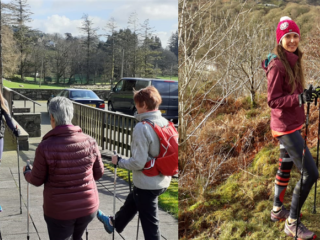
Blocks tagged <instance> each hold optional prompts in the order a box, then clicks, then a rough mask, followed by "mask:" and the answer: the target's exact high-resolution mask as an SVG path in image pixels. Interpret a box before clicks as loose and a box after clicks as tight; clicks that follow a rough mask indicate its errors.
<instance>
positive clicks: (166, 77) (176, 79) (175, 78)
mask: <svg viewBox="0 0 320 240" xmlns="http://www.w3.org/2000/svg"><path fill="white" fill-rule="evenodd" d="M159 78H161V79H168V80H170V76H163V77H162V76H161V77H159ZM171 80H175V81H178V76H176V77H171Z"/></svg>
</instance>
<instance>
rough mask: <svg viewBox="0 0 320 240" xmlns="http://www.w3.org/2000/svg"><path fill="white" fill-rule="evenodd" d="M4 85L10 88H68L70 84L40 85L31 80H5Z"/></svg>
mask: <svg viewBox="0 0 320 240" xmlns="http://www.w3.org/2000/svg"><path fill="white" fill-rule="evenodd" d="M3 85H4V86H5V87H8V88H27V89H63V88H67V87H68V86H65V87H61V86H55V85H41V87H39V83H32V82H31V81H30V82H28V81H27V82H11V81H7V80H3ZM19 85H22V86H23V87H19Z"/></svg>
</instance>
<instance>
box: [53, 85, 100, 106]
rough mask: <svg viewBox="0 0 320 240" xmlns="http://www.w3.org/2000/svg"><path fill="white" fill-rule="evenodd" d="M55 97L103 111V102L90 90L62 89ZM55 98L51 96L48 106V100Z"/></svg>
mask: <svg viewBox="0 0 320 240" xmlns="http://www.w3.org/2000/svg"><path fill="white" fill-rule="evenodd" d="M57 96H61V97H66V98H69V99H70V100H71V101H75V102H78V103H81V104H85V105H88V106H91V107H95V108H100V109H104V108H105V104H104V100H102V99H100V98H99V97H98V96H97V95H96V94H95V93H94V92H93V91H92V90H87V89H64V90H62V91H61V92H60V93H59V94H57ZM53 97H55V96H52V97H51V98H49V100H48V102H47V107H48V106H49V102H50V100H51V99H52V98H53Z"/></svg>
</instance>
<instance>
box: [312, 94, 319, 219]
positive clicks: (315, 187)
mask: <svg viewBox="0 0 320 240" xmlns="http://www.w3.org/2000/svg"><path fill="white" fill-rule="evenodd" d="M317 100H318V98H316V103H315V104H316V105H317ZM319 134H320V104H319V118H318V145H317V169H318V166H319ZM316 201H317V181H316V182H315V184H314V202H313V212H312V213H313V214H316V213H317V210H316Z"/></svg>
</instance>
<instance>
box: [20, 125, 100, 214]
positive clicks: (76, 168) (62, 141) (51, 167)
mask: <svg viewBox="0 0 320 240" xmlns="http://www.w3.org/2000/svg"><path fill="white" fill-rule="evenodd" d="M103 172H104V167H103V163H102V160H101V155H100V151H99V148H98V145H97V143H96V141H95V140H94V139H93V138H92V137H90V136H88V135H86V134H84V133H82V131H81V129H80V127H78V126H73V125H66V126H57V127H55V128H54V129H52V130H51V131H49V132H48V133H47V134H46V135H45V136H44V137H43V139H42V142H41V143H40V144H39V146H38V148H37V150H36V155H35V159H34V164H33V168H32V171H31V172H27V173H26V174H25V178H26V180H27V181H28V182H29V183H31V184H33V185H35V186H40V185H42V184H44V191H43V211H44V215H46V216H48V217H51V218H54V219H59V220H71V219H75V218H79V217H83V216H87V215H89V214H91V213H93V212H95V211H96V210H97V209H98V207H99V196H98V191H97V186H96V183H95V180H96V181H97V180H98V179H99V178H101V176H102V175H103Z"/></svg>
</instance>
